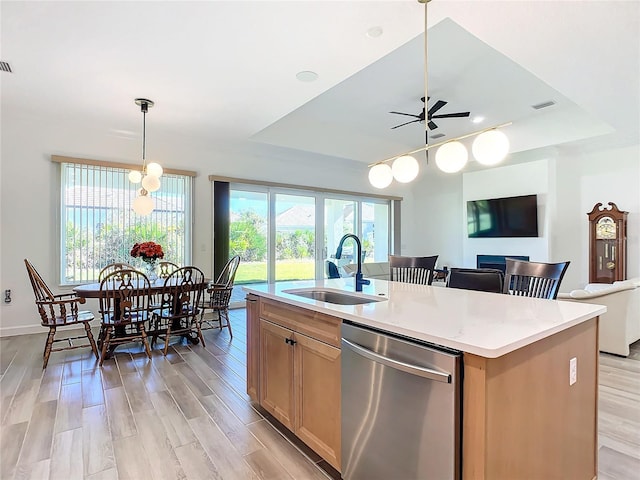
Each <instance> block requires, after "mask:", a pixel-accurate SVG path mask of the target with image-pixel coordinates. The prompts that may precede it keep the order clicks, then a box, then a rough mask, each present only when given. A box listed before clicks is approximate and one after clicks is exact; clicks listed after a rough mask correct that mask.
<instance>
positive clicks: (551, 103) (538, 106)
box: [531, 100, 556, 110]
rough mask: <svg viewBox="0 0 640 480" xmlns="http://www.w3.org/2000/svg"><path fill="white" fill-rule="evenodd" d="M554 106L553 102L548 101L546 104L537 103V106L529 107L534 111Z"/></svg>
mask: <svg viewBox="0 0 640 480" xmlns="http://www.w3.org/2000/svg"><path fill="white" fill-rule="evenodd" d="M555 104H556V102H554V101H553V100H548V101H546V102H542V103H538V104H537V105H531V108H533V109H534V110H541V109H543V108H547V107H550V106H551V105H555Z"/></svg>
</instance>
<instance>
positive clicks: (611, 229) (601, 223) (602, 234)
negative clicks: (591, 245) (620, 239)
mask: <svg viewBox="0 0 640 480" xmlns="http://www.w3.org/2000/svg"><path fill="white" fill-rule="evenodd" d="M615 238H616V223H615V222H614V221H613V218H611V217H602V218H601V219H600V220H598V222H597V223H596V240H615Z"/></svg>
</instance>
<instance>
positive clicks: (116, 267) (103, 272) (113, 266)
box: [98, 262, 136, 283]
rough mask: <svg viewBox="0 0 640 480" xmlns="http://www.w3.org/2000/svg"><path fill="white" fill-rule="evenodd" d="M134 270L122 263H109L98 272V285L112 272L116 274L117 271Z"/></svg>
mask: <svg viewBox="0 0 640 480" xmlns="http://www.w3.org/2000/svg"><path fill="white" fill-rule="evenodd" d="M135 269H136V268H135V267H133V266H131V265H129V264H128V263H123V262H114V263H110V264H109V265H107V266H106V267H104V268H103V269H102V270H100V273H99V274H98V283H99V282H101V281H102V279H103V278H105V277H106V276H107V275H109V274H110V273H112V272H116V271H118V270H135Z"/></svg>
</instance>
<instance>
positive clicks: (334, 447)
mask: <svg viewBox="0 0 640 480" xmlns="http://www.w3.org/2000/svg"><path fill="white" fill-rule="evenodd" d="M295 340H296V344H295V350H294V351H295V370H294V375H295V380H294V383H295V385H296V429H295V433H296V435H297V436H298V437H299V438H300V439H301V440H302V441H303V442H305V443H306V444H307V445H309V446H310V447H311V448H312V449H313V450H315V451H316V452H317V453H318V454H320V456H322V457H323V458H324V459H325V460H327V461H328V462H329V463H330V464H331V465H333V466H334V467H335V468H337V469H338V470H340V349H338V348H335V347H332V346H330V345H327V344H326V343H322V342H319V341H317V340H314V339H313V338H310V337H307V336H306V335H301V334H299V333H296V334H295Z"/></svg>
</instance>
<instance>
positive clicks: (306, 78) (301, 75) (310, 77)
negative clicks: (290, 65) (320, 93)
mask: <svg viewBox="0 0 640 480" xmlns="http://www.w3.org/2000/svg"><path fill="white" fill-rule="evenodd" d="M296 78H297V79H298V80H300V81H301V82H315V81H316V80H317V79H318V74H317V73H316V72H312V71H310V70H303V71H302V72H298V73H296Z"/></svg>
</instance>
